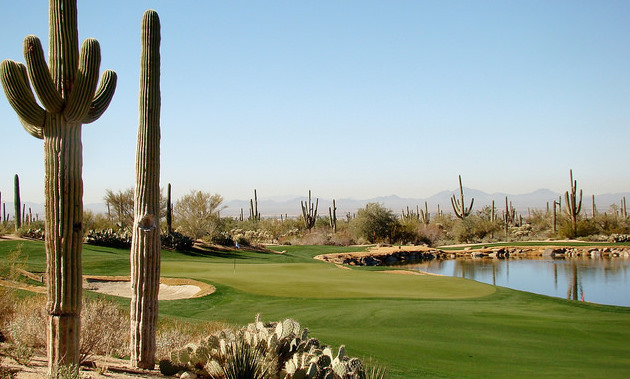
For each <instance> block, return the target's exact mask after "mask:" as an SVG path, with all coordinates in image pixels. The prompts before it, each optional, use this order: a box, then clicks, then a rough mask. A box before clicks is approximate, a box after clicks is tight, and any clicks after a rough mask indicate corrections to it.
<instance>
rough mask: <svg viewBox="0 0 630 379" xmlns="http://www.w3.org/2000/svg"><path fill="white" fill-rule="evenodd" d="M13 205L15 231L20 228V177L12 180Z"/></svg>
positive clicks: (16, 176) (16, 175)
mask: <svg viewBox="0 0 630 379" xmlns="http://www.w3.org/2000/svg"><path fill="white" fill-rule="evenodd" d="M13 205H14V206H15V230H18V229H20V227H21V226H22V200H21V199H20V177H19V176H18V174H15V177H14V178H13Z"/></svg>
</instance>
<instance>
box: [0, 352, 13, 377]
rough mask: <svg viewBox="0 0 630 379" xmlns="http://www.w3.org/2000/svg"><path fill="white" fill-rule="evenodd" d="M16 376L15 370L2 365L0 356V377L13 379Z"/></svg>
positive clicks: (2, 360)
mask: <svg viewBox="0 0 630 379" xmlns="http://www.w3.org/2000/svg"><path fill="white" fill-rule="evenodd" d="M15 377H17V372H16V371H15V370H12V369H11V368H9V367H6V366H5V365H4V359H2V357H0V379H13V378H15Z"/></svg>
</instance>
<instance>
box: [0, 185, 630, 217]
mask: <svg viewBox="0 0 630 379" xmlns="http://www.w3.org/2000/svg"><path fill="white" fill-rule="evenodd" d="M453 195H455V196H456V197H457V198H458V199H459V188H457V189H455V190H450V191H449V190H445V191H440V192H438V193H436V194H433V195H431V196H429V197H426V198H421V197H418V198H411V197H400V196H398V195H396V194H391V195H384V196H376V197H372V198H369V199H354V198H349V197H346V198H338V199H335V204H336V206H337V217H338V218H342V217H344V216H345V215H346V214H348V213H350V214H354V213H356V211H357V210H358V209H360V208H363V207H365V205H366V204H367V203H374V202H376V203H379V204H381V205H383V206H384V207H386V208H389V209H391V210H392V211H393V212H394V213H395V214H400V212H402V211H403V210H406V208H407V207H409V209H410V210H412V211H415V210H416V206H417V207H419V208H420V209H424V202H425V201H426V202H427V207H428V209H429V212H431V213H432V214H435V212H436V211H437V206H438V204H439V206H440V210H441V211H442V212H445V213H452V211H453V209H452V206H451V196H453ZM506 196H507V197H508V201H509V202H511V203H512V205H513V206H514V207H515V208H516V210H517V211H518V212H520V213H526V212H527V211H528V209H540V210H544V209H546V207H547V203H549V204H550V206H552V205H551V204H552V202H553V201H554V200H558V199H559V198H560V197H561V196H562V203H564V194H563V193H562V194H561V193H558V192H553V191H551V190H550V189H547V188H540V189H537V190H534V191H532V192H529V193H523V194H507V193H503V192H495V193H491V194H490V193H486V192H483V191H481V190H476V189H473V188H468V187H464V201H465V202H466V205H467V206H468V204H470V200H471V199H472V198H474V199H475V201H474V204H473V212H474V211H477V210H480V209H481V208H483V207H484V206H489V205H491V204H492V201H494V202H495V204H494V205H495V207H496V208H497V209H498V210H499V211H501V210H503V209H504V208H505V197H506ZM624 196H625V197H628V198H630V192H620V193H608V194H601V195H595V203H596V206H597V209H598V210H599V211H600V212H605V211H607V210H608V208H609V207H610V205H611V204H616V205H617V206H619V204H620V201H621V199H622V198H623V197H624ZM316 199H318V197H317V196H316V194H313V196H312V201H313V202H315V201H316ZM307 200H308V198H307V196H299V195H286V196H270V197H260V196H259V197H258V211H259V212H260V214H261V217H278V218H279V217H280V216H281V215H282V216H285V215H286V216H288V217H299V216H300V214H301V208H300V202H302V201H303V202H306V201H307ZM249 201H250V200H249V199H247V200H240V199H236V200H228V201H224V202H223V205H225V206H226V208H225V209H224V210H222V211H221V215H222V216H230V217H238V216H239V215H240V213H241V208H242V209H243V216H244V217H245V218H247V216H248V215H249ZM582 202H583V203H582V209H583V211H586V212H587V214H589V215H590V214H591V209H592V200H591V196H588V195H587V196H584V198H583V200H582ZM24 204H25V205H26V212H27V213H28V211H29V209H31V212H32V214H33V215H36V214H37V215H38V218H39V219H42V218H43V215H44V205H43V204H38V203H32V202H24ZM330 206H332V199H328V198H319V201H318V214H319V215H327V214H328V207H330ZM4 207H5V209H6V213H7V214H10V215H12V214H13V213H14V211H13V203H12V202H10V203H9V202H7V203H4ZM84 209H85V210H90V211H92V212H94V213H105V212H107V207H106V206H105V204H104V203H89V204H85V205H84Z"/></svg>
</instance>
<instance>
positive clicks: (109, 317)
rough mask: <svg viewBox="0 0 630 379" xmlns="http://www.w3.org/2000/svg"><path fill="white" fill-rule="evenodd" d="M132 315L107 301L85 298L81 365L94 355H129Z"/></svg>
mask: <svg viewBox="0 0 630 379" xmlns="http://www.w3.org/2000/svg"><path fill="white" fill-rule="evenodd" d="M127 325H129V315H128V313H127V312H123V311H122V310H121V309H120V308H119V307H118V305H117V304H116V303H114V302H112V301H108V300H105V299H103V298H97V299H84V301H83V310H82V311H81V347H80V354H81V357H80V359H81V363H83V362H85V361H86V360H88V359H89V358H90V357H91V356H92V355H113V356H117V357H124V356H126V355H128V354H129V332H128V328H126V327H125V326H127Z"/></svg>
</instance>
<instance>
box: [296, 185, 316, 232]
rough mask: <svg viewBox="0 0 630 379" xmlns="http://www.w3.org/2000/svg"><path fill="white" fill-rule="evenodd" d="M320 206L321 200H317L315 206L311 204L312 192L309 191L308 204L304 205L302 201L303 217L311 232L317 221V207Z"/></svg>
mask: <svg viewBox="0 0 630 379" xmlns="http://www.w3.org/2000/svg"><path fill="white" fill-rule="evenodd" d="M318 205H319V199H315V204H313V203H312V202H311V190H308V202H307V203H304V202H303V201H300V206H302V217H304V226H305V227H306V229H308V230H309V232H310V231H311V229H313V227H314V226H315V221H317V206H318Z"/></svg>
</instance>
